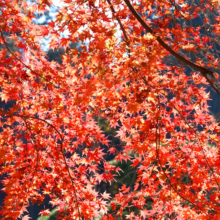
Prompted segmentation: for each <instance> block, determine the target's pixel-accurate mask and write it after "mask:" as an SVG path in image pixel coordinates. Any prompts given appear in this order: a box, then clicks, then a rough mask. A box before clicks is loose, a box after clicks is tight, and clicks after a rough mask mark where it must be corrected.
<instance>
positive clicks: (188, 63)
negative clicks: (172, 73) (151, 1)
mask: <svg viewBox="0 0 220 220" xmlns="http://www.w3.org/2000/svg"><path fill="white" fill-rule="evenodd" d="M124 2H125V3H126V5H127V6H128V8H129V9H130V11H131V13H132V14H133V15H134V16H135V18H136V19H137V20H138V21H139V23H140V24H141V25H142V27H143V28H145V29H146V30H147V31H148V32H150V33H151V34H155V32H154V30H153V29H151V28H150V27H149V26H148V25H147V24H146V22H145V21H144V20H143V19H142V18H141V16H140V15H139V14H138V13H137V11H136V10H135V9H134V7H133V6H132V5H131V3H130V1H129V0H124ZM156 40H157V42H158V43H159V44H160V45H161V46H162V47H163V48H164V49H166V50H167V51H168V52H169V53H171V54H172V55H173V56H174V57H176V58H177V59H179V60H180V61H181V62H183V63H185V64H187V65H188V66H190V67H192V68H194V69H196V70H198V71H199V72H200V73H201V74H202V75H203V76H204V77H205V78H206V79H207V81H208V82H209V84H210V85H211V86H212V88H213V89H214V90H215V91H216V92H217V93H218V94H219V95H220V91H219V90H218V89H217V88H216V86H215V85H214V83H213V82H212V80H211V79H210V78H209V77H208V76H209V75H210V76H212V77H214V78H215V76H214V72H213V71H211V70H208V69H206V68H204V67H201V66H199V65H197V64H195V63H193V62H191V61H189V60H187V59H186V58H184V57H182V56H181V55H179V54H178V53H177V52H175V51H174V50H173V49H172V48H171V47H169V46H168V45H167V44H166V43H165V42H164V41H163V40H162V39H161V37H159V36H157V38H156Z"/></svg>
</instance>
